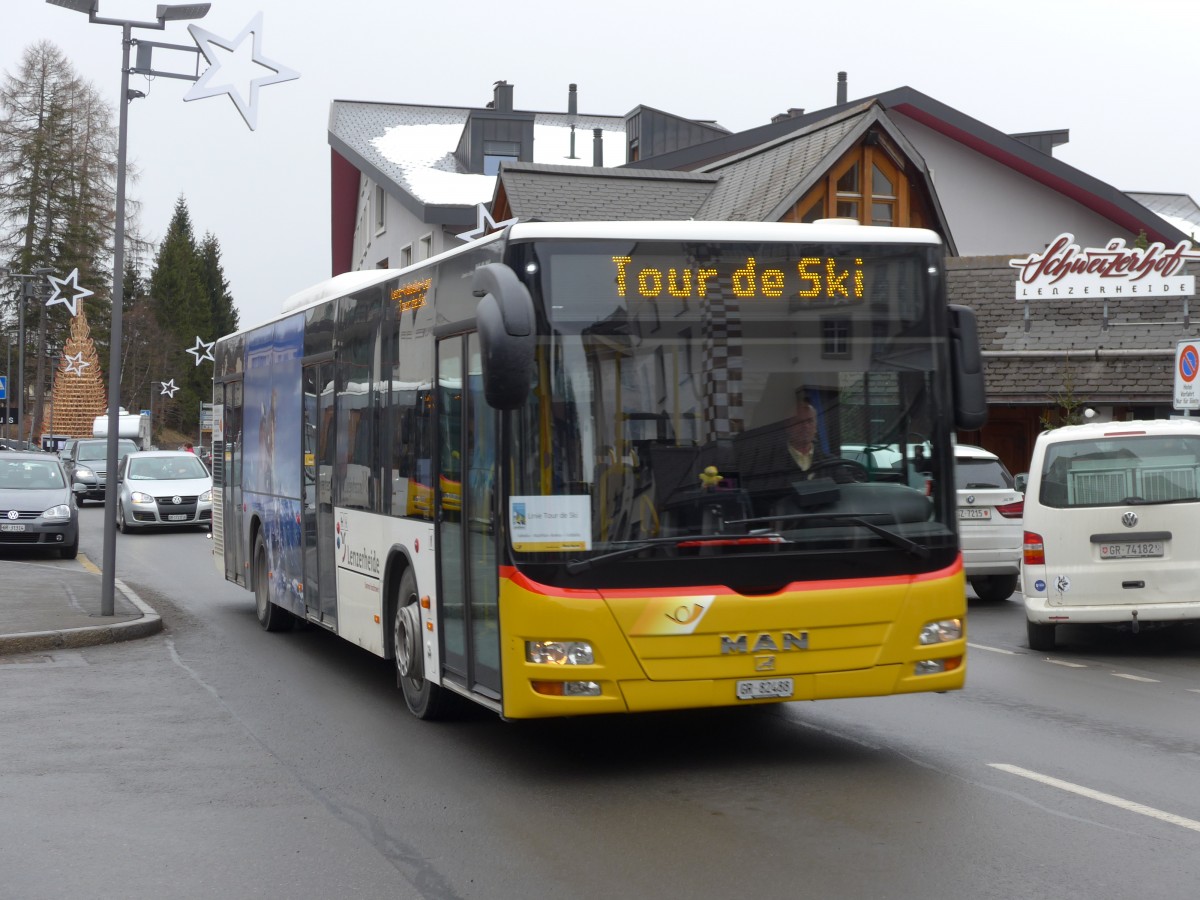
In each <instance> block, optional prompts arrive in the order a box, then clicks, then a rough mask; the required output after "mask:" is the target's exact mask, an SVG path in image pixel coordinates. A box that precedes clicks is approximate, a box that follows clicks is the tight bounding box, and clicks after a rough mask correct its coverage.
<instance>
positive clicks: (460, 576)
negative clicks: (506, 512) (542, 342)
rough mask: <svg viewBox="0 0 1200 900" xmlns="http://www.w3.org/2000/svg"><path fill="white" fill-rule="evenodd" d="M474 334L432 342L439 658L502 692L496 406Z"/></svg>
mask: <svg viewBox="0 0 1200 900" xmlns="http://www.w3.org/2000/svg"><path fill="white" fill-rule="evenodd" d="M480 358H481V357H480V352H479V337H478V335H475V334H469V335H455V336H453V337H450V338H445V339H443V340H441V341H439V342H438V389H437V416H438V450H437V454H438V483H437V531H438V541H437V550H438V552H437V561H438V578H439V584H438V596H439V598H440V605H441V617H442V631H441V633H442V642H443V647H442V660H443V663H444V665H445V669H446V670H447V672H448V673H451V674H452V675H454V676H457V678H458V679H460V680H461V682H462V683H463V684H464V685H465V686H467V687H469V688H470V689H471V690H472V691H475V692H477V693H480V694H483V695H484V696H487V697H489V698H491V699H494V700H498V699H499V698H500V629H499V615H498V612H499V594H498V568H497V557H496V543H495V542H496V537H495V531H496V520H495V511H494V501H493V491H492V486H493V484H494V482H495V468H496V466H495V449H496V440H497V437H498V434H497V427H496V413H495V411H494V410H493V409H492V408H491V407H489V406H488V405H487V401H486V400H485V399H484V396H483V384H482V378H481V377H480V371H481V369H480Z"/></svg>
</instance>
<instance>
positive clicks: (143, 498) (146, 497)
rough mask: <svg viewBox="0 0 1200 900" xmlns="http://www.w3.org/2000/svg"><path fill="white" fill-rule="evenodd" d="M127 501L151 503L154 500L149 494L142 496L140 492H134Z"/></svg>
mask: <svg viewBox="0 0 1200 900" xmlns="http://www.w3.org/2000/svg"><path fill="white" fill-rule="evenodd" d="M129 499H130V500H132V501H133V502H134V503H153V502H154V498H153V497H151V496H150V495H149V494H143V493H142V492H141V491H134V492H133V493H132V494H130V495H129Z"/></svg>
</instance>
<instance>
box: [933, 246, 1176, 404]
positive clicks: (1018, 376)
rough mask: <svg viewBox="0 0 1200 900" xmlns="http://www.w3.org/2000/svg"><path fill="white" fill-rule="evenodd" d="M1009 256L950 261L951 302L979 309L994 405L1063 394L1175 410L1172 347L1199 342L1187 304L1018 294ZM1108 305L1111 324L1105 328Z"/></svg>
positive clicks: (1039, 401) (1038, 400)
mask: <svg viewBox="0 0 1200 900" xmlns="http://www.w3.org/2000/svg"><path fill="white" fill-rule="evenodd" d="M1008 261H1009V257H999V256H986V257H957V258H950V259H947V260H946V268H947V287H948V292H949V295H950V302H952V303H962V304H964V305H966V306H970V307H971V308H973V309H974V310H975V315H976V318H977V320H978V323H979V340H980V344H981V345H982V347H983V350H984V360H985V362H986V375H985V377H986V382H987V394H988V401H989V403H993V404H996V403H999V404H1002V405H1007V404H1011V405H1018V404H1019V405H1030V404H1032V405H1035V406H1037V405H1045V404H1046V403H1047V402H1049V401H1056V400H1058V399H1059V398H1062V397H1064V396H1066V395H1067V394H1074V395H1076V396H1077V397H1086V398H1087V400H1088V402H1094V403H1157V404H1163V403H1169V402H1170V400H1171V397H1172V393H1173V389H1174V378H1175V375H1174V357H1175V350H1174V348H1175V345H1176V343H1177V342H1178V341H1180V340H1186V339H1189V338H1193V339H1200V317H1196V318H1191V317H1188V318H1189V321H1188V322H1187V324H1185V315H1184V312H1185V309H1186V308H1187V307H1186V305H1185V304H1186V303H1187V302H1188V301H1187V299H1186V298H1183V297H1165V298H1153V299H1133V298H1126V299H1122V300H1116V299H1112V300H1109V301H1108V303H1107V306H1106V304H1105V303H1104V302H1103V301H1102V300H1098V299H1086V300H1080V299H1051V300H1041V301H1038V302H1037V303H1032V304H1031V305H1030V307H1029V320H1028V321H1029V328H1028V330H1026V327H1025V321H1026V320H1025V304H1024V302H1023V301H1021V300H1018V299H1017V297H1016V290H1015V284H1016V275H1015V270H1014V269H1013V268H1012V267H1010V266H1009V264H1008ZM1106 308H1107V313H1108V320H1107V322H1106V321H1105V310H1106Z"/></svg>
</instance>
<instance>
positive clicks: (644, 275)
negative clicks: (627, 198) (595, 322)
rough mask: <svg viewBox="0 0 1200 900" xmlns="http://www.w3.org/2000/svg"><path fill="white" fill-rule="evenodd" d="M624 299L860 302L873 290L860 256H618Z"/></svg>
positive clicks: (614, 260)
mask: <svg viewBox="0 0 1200 900" xmlns="http://www.w3.org/2000/svg"><path fill="white" fill-rule="evenodd" d="M612 264H613V269H614V275H615V279H616V286H617V296H618V297H621V298H630V297H640V298H642V299H644V300H656V299H660V298H661V299H676V300H691V299H695V300H702V299H705V298H707V297H713V296H726V297H728V296H732V297H737V298H740V299H744V300H749V299H771V300H774V299H794V300H809V301H814V300H815V301H825V302H830V301H832V302H840V303H858V302H861V301H862V300H863V298H864V297H865V296H866V291H867V289H868V285H867V278H866V275H865V274H864V273H865V271H866V270H865V268H864V266H863V259H862V257H859V256H848V257H842V256H800V257H798V258H795V259H791V260H786V261H782V260H779V259H778V258H772V259H770V260H765V261H764V260H760V259H758V258H756V257H754V256H740V257H733V258H731V259H719V260H715V261H714V262H712V263H701V264H699V265H698V264H696V262H695V261H692V260H687V259H681V258H672V257H662V256H654V257H647V258H642V257H635V256H614V257H612Z"/></svg>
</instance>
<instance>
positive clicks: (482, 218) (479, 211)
mask: <svg viewBox="0 0 1200 900" xmlns="http://www.w3.org/2000/svg"><path fill="white" fill-rule="evenodd" d="M518 221H519V219H518V217H517V216H513V217H512V218H511V219H505V220H504V221H503V222H497V221H496V220H495V219H493V218H492V214H491V213H490V212H488V211H487V207H486V206H484V205H483V204H482V203H480V204H479V205H478V206H476V207H475V227H474V228H473V229H472V230H471V231H464V232H463V233H462V234H456V235H455V237H456V238H458V239H459V240H460V241H468V242H469V241H473V240H475V239H476V238H481V237H483V236H484V235H485V234H487V233H488V232H489V229H490V230H491V231H499V230H500V229H501V228H504V227H505V226H507V225H512V224H515V223H516V222H518Z"/></svg>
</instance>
